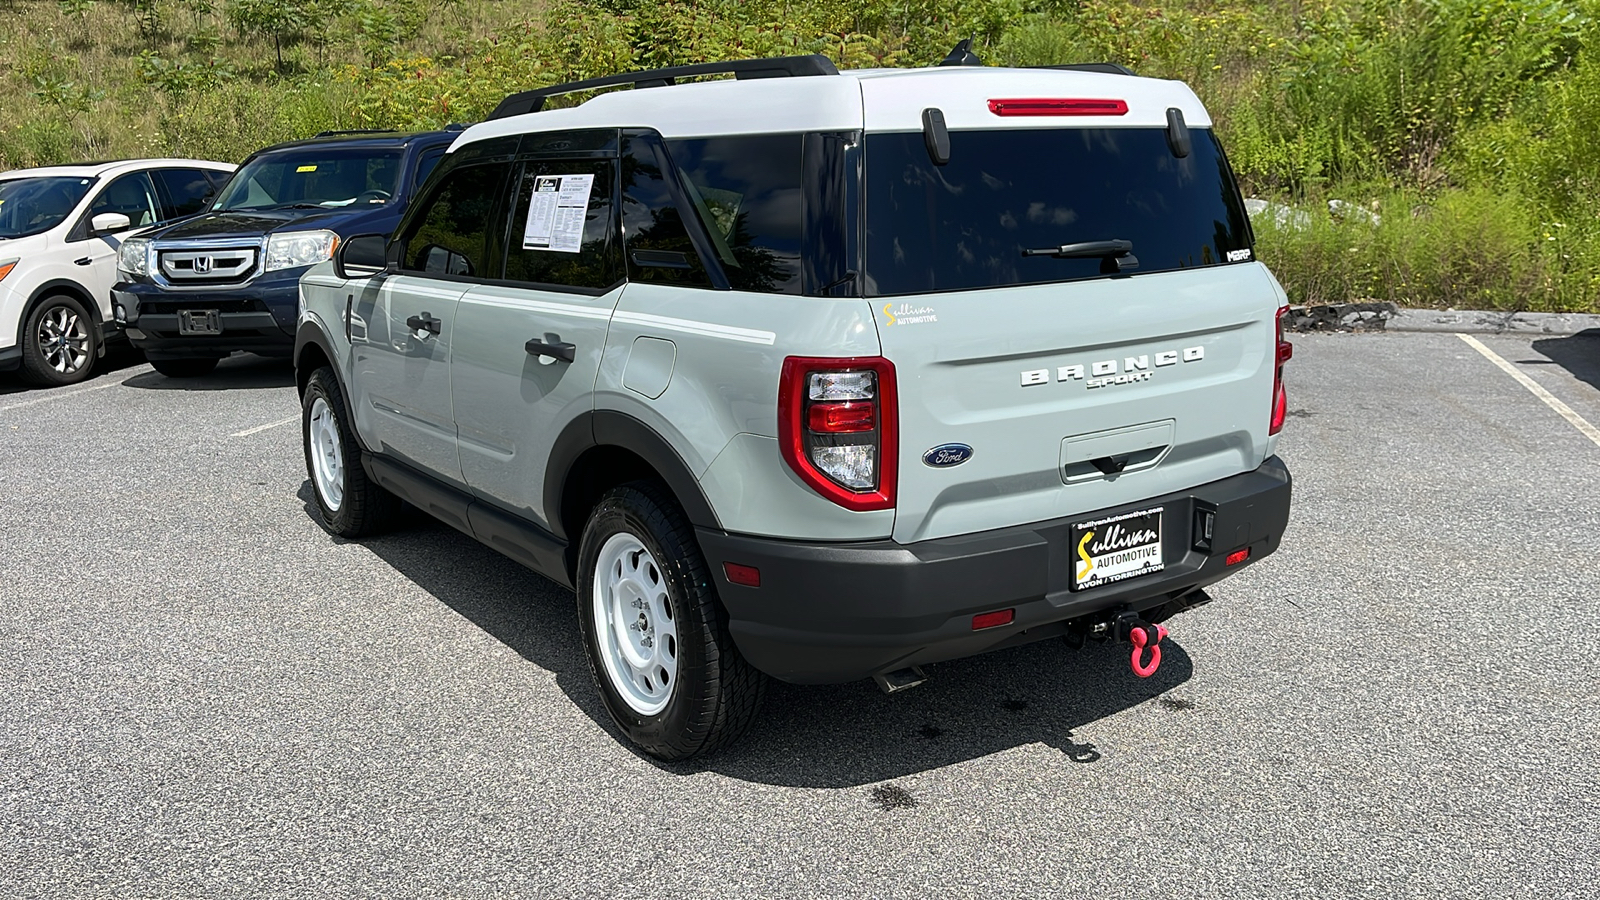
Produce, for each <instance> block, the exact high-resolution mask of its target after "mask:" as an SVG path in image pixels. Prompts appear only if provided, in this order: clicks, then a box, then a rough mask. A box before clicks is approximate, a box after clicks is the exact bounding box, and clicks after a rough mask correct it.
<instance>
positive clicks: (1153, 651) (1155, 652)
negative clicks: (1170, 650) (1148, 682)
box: [1128, 624, 1167, 678]
mask: <svg viewBox="0 0 1600 900" xmlns="http://www.w3.org/2000/svg"><path fill="white" fill-rule="evenodd" d="M1151 634H1154V635H1155V638H1154V639H1151V637H1150V635H1151ZM1166 636H1167V629H1166V626H1164V625H1148V624H1147V625H1136V626H1134V627H1133V628H1131V629H1129V630H1128V640H1130V641H1132V642H1133V660H1132V661H1133V674H1135V675H1137V676H1139V677H1140V678H1149V677H1150V676H1151V675H1154V674H1155V673H1156V670H1157V669H1159V668H1161V639H1162V638H1165V637H1166ZM1145 647H1149V648H1150V664H1149V665H1140V664H1139V657H1140V656H1142V655H1144V649H1145Z"/></svg>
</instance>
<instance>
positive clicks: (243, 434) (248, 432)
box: [228, 416, 300, 437]
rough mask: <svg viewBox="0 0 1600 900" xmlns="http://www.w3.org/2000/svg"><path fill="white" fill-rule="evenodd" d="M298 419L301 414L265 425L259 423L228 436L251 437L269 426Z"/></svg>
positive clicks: (285, 423) (276, 425)
mask: <svg viewBox="0 0 1600 900" xmlns="http://www.w3.org/2000/svg"><path fill="white" fill-rule="evenodd" d="M298 421H300V417H299V416H290V417H289V418H287V419H284V420H283V421H281V422H268V423H267V424H265V425H257V426H256V427H254V428H246V429H245V430H243V431H235V432H234V433H233V434H230V435H228V437H249V436H250V435H252V434H256V433H258V432H262V431H266V430H267V429H268V428H277V427H278V426H279V425H287V424H289V423H290V422H298Z"/></svg>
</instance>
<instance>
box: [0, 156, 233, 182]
mask: <svg viewBox="0 0 1600 900" xmlns="http://www.w3.org/2000/svg"><path fill="white" fill-rule="evenodd" d="M176 168H193V169H223V170H225V171H228V172H232V171H233V170H234V169H236V168H238V166H235V165H234V164H233V163H224V162H214V161H211V160H205V159H118V160H113V161H111V162H101V163H90V164H88V165H78V166H41V167H39V168H37V169H12V170H11V171H9V172H0V180H6V179H11V178H42V177H50V176H57V177H66V178H102V177H104V176H107V175H115V174H119V173H121V172H124V171H129V170H133V169H176Z"/></svg>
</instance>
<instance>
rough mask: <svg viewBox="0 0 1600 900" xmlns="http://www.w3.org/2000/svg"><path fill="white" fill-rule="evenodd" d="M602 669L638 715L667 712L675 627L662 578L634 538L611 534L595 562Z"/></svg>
mask: <svg viewBox="0 0 1600 900" xmlns="http://www.w3.org/2000/svg"><path fill="white" fill-rule="evenodd" d="M590 607H591V613H592V615H593V616H594V633H595V641H596V643H597V644H598V645H599V651H600V653H599V656H600V662H601V665H602V666H603V667H604V669H605V673H606V678H607V680H608V681H610V683H611V686H612V687H613V688H615V689H616V691H617V693H618V694H619V695H621V698H622V700H623V702H624V703H626V704H628V707H629V708H630V709H632V710H633V711H634V712H636V713H638V714H640V715H642V716H653V715H656V714H657V713H659V712H661V711H662V710H664V709H666V708H667V704H668V703H670V702H671V701H672V694H673V691H674V689H675V688H676V687H677V682H678V626H677V622H676V620H675V618H674V615H673V609H672V601H671V598H670V597H669V596H668V591H667V579H666V575H665V574H664V573H663V572H662V571H661V566H660V565H659V564H658V563H657V562H656V558H655V556H653V555H652V554H651V553H650V551H649V549H647V548H646V547H645V545H644V544H643V543H642V542H641V541H640V540H639V539H638V538H637V537H634V536H633V535H632V534H629V533H628V532H625V531H624V532H619V533H617V534H613V535H612V536H611V537H610V538H609V539H608V540H606V542H605V543H604V544H603V545H601V547H600V553H599V556H598V558H597V559H596V560H595V569H594V589H593V596H592V598H591V604H590Z"/></svg>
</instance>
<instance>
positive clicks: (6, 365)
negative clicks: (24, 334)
mask: <svg viewBox="0 0 1600 900" xmlns="http://www.w3.org/2000/svg"><path fill="white" fill-rule="evenodd" d="M21 365H22V347H21V346H16V347H7V348H5V349H4V350H0V372H9V371H11V370H12V369H15V368H18V367H20V366H21Z"/></svg>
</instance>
